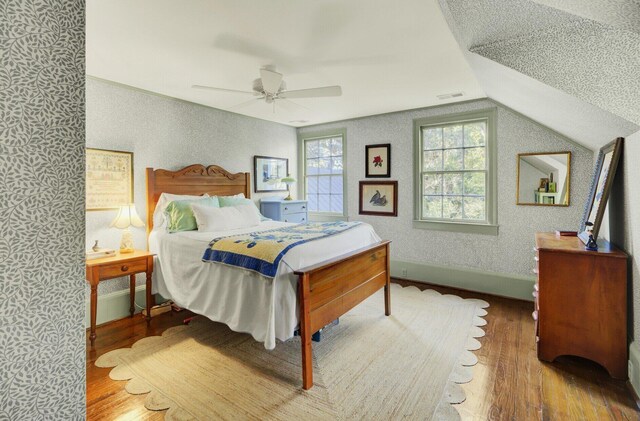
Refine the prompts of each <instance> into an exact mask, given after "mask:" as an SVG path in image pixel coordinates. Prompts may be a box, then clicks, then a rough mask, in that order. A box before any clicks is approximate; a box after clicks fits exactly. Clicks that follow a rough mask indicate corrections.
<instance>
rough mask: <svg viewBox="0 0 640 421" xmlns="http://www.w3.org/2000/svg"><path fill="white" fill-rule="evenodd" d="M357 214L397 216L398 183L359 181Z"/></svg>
mask: <svg viewBox="0 0 640 421" xmlns="http://www.w3.org/2000/svg"><path fill="white" fill-rule="evenodd" d="M359 213H360V215H378V216H398V182H397V181H361V182H360V206H359Z"/></svg>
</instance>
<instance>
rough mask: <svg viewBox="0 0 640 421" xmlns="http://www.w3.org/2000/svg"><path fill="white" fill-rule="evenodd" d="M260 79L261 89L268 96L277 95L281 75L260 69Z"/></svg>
mask: <svg viewBox="0 0 640 421" xmlns="http://www.w3.org/2000/svg"><path fill="white" fill-rule="evenodd" d="M260 77H261V78H262V89H264V91H265V92H267V93H270V94H275V93H278V91H279V90H280V85H281V84H282V73H278V72H274V71H272V70H268V69H260Z"/></svg>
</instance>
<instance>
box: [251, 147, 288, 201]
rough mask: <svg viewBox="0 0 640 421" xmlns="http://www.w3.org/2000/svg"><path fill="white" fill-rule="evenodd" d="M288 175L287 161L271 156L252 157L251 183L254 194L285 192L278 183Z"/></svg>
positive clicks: (281, 183)
mask: <svg viewBox="0 0 640 421" xmlns="http://www.w3.org/2000/svg"><path fill="white" fill-rule="evenodd" d="M288 174H289V160H288V159H287V158H275V157H272V156H259V155H256V156H254V157H253V182H254V190H255V191H256V193H262V192H274V191H287V185H286V184H285V183H283V182H282V181H280V180H281V179H282V178H284V177H286V176H287V175H288Z"/></svg>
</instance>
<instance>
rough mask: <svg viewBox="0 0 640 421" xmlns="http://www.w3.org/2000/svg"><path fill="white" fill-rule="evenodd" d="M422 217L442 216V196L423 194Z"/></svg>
mask: <svg viewBox="0 0 640 421" xmlns="http://www.w3.org/2000/svg"><path fill="white" fill-rule="evenodd" d="M422 217H423V218H442V196H424V197H423V200H422Z"/></svg>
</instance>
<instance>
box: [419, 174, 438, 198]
mask: <svg viewBox="0 0 640 421" xmlns="http://www.w3.org/2000/svg"><path fill="white" fill-rule="evenodd" d="M422 186H423V189H424V191H423V193H424V194H442V174H425V175H424V179H423V182H422Z"/></svg>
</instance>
